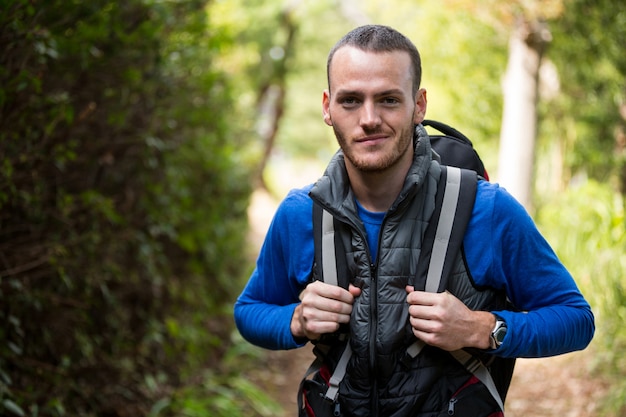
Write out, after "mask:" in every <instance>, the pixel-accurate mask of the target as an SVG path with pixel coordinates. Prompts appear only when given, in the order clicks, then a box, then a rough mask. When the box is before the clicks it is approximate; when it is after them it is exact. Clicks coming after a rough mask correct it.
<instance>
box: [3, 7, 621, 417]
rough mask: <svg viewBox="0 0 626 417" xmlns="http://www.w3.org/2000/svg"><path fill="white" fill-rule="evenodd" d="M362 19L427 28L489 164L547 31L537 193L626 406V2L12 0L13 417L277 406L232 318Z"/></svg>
mask: <svg viewBox="0 0 626 417" xmlns="http://www.w3.org/2000/svg"><path fill="white" fill-rule="evenodd" d="M383 3H384V4H383ZM363 23H382V24H389V25H391V26H394V27H395V28H397V29H399V30H400V31H402V32H403V33H405V34H406V35H408V36H409V37H410V38H411V39H412V40H413V41H414V42H415V43H416V44H417V45H418V48H420V51H421V53H422V57H423V63H424V80H423V85H424V86H425V87H426V88H427V89H428V94H429V114H428V117H429V118H432V119H437V120H441V121H444V122H446V123H448V124H450V125H453V126H455V127H456V128H458V129H459V130H461V131H463V132H464V133H466V134H467V135H468V136H469V137H470V138H472V140H473V142H474V145H475V147H476V148H477V149H478V151H479V153H480V154H481V156H482V157H483V159H484V161H485V164H486V166H487V168H488V170H489V172H490V174H491V177H492V179H494V180H497V179H498V175H499V171H501V170H500V169H499V165H500V167H502V166H503V163H502V161H503V159H502V156H500V157H499V155H498V150H499V148H500V143H501V142H500V132H501V131H503V128H504V123H503V111H504V109H503V108H504V103H505V97H506V94H504V93H503V86H504V85H505V83H504V82H503V79H504V76H505V73H506V72H507V65H510V62H511V56H512V54H511V45H512V42H511V39H514V36H515V34H516V33H517V34H519V30H520V29H524V28H531V29H532V28H539V30H538V31H534V29H533V30H530V32H529V33H534V34H537V33H539V34H540V35H541V47H540V48H538V49H537V50H538V51H539V52H540V58H541V59H540V62H538V64H540V65H537V68H538V69H539V70H540V71H539V72H538V74H540V76H538V77H537V81H538V83H537V86H536V91H537V92H538V98H537V99H536V100H535V106H534V107H533V114H531V119H533V120H536V121H537V122H538V123H537V128H536V129H529V130H530V131H531V132H532V135H531V136H532V138H533V142H529V143H522V144H520V146H521V148H520V149H530V150H531V151H532V152H531V154H532V156H533V157H532V161H531V163H532V167H531V168H532V176H531V177H529V179H530V180H531V182H530V187H531V188H530V189H531V197H532V198H531V203H530V204H528V207H529V210H530V211H531V214H532V215H533V217H534V218H535V220H536V221H537V223H538V225H539V227H540V229H541V230H542V232H543V233H544V234H545V235H546V237H547V238H548V240H549V241H550V242H551V243H552V244H553V246H554V247H555V249H556V251H557V252H558V254H559V256H560V257H561V259H562V260H563V261H564V263H565V264H566V265H567V266H568V267H569V268H570V270H571V271H572V272H573V275H574V276H575V277H576V279H577V282H578V284H579V286H580V287H581V290H582V291H583V293H584V294H585V295H586V297H587V298H588V299H589V300H590V302H591V303H592V307H593V310H594V312H595V314H596V320H597V333H596V337H595V339H594V341H593V342H592V345H591V347H590V348H589V349H591V350H592V351H593V357H594V358H595V359H594V361H593V363H592V364H591V366H590V369H589V372H590V373H593V374H594V375H599V376H601V377H602V378H603V379H604V380H606V381H607V383H608V384H609V385H610V387H611V389H610V390H609V391H608V393H607V398H606V399H605V401H604V403H605V404H606V406H605V407H603V409H602V410H601V412H602V413H603V414H602V415H605V416H619V415H623V413H624V411H625V410H626V406H625V404H626V382H625V381H626V357H625V356H624V355H623V354H622V353H621V352H624V351H625V349H626V329H625V327H624V323H625V322H626V285H625V284H626V283H625V279H626V278H624V277H625V275H626V274H625V272H626V254H625V253H626V251H625V249H626V231H625V226H624V195H625V193H626V191H625V190H626V185H625V184H626V83H625V76H626V54H624V53H623V47H624V44H625V41H626V4H625V3H624V2H622V1H618V0H613V1H611V0H593V1H592V0H563V1H558V0H550V1H530V0H529V1H521V0H520V1H515V0H506V1H505V0H500V1H496V0H484V1H479V0H476V1H472V0H445V1H444V0H442V1H438V2H435V1H418V0H412V1H409V0H387V1H385V2H380V1H362V2H357V1H338V0H316V1H312V0H311V1H307V0H301V1H289V2H285V1H279V0H264V1H261V0H229V1H226V0H221V1H218V0H213V1H195V0H189V1H182V0H179V1H176V0H169V1H168V0H128V1H124V2H117V1H107V0H93V1H89V2H83V1H78V0H72V1H60V0H50V1H46V2H38V1H33V0H2V1H0V323H1V326H0V415H3V416H4V415H6V416H59V417H60V416H207V415H210V416H252V415H262V416H270V415H276V414H278V411H277V410H278V408H277V407H278V405H277V404H276V403H275V401H274V400H273V399H272V398H271V397H269V396H268V394H267V392H264V389H263V386H258V385H256V384H254V383H253V382H251V381H249V380H248V379H247V378H246V377H245V372H243V371H244V370H246V369H250V368H251V367H262V366H263V361H264V358H265V356H264V355H265V354H266V352H264V351H262V350H260V349H257V348H255V347H252V346H250V345H249V344H247V343H246V342H244V341H242V340H241V337H240V336H239V335H238V333H237V332H236V330H235V329H234V325H233V319H232V304H233V302H234V300H235V298H236V296H237V295H238V294H239V292H240V291H241V289H242V287H243V285H245V282H246V280H247V278H248V276H249V273H250V272H251V270H252V268H253V262H254V256H255V253H254V250H255V249H253V248H250V247H249V246H248V244H247V240H246V238H247V236H248V218H247V211H248V208H249V204H250V199H251V195H252V192H253V191H254V190H255V189H264V190H266V191H268V192H269V193H271V194H272V195H274V196H275V197H276V198H281V197H282V196H284V194H285V193H286V191H287V189H288V188H289V187H292V186H297V185H302V183H301V181H305V182H310V181H313V180H314V179H315V178H316V176H318V175H319V174H320V173H321V170H322V169H323V167H324V166H325V164H326V162H327V161H328V160H329V159H330V157H331V155H332V154H333V153H334V151H335V150H336V144H335V141H334V138H333V137H332V132H331V131H329V129H328V128H327V127H325V126H324V124H323V123H322V120H321V109H320V103H321V92H322V90H323V89H324V88H325V87H326V75H325V63H326V54H327V52H328V50H329V48H330V47H331V46H332V44H333V43H334V42H335V41H336V40H337V39H338V38H339V37H340V36H341V35H343V34H344V33H345V32H347V31H348V30H350V29H351V28H353V27H355V26H357V25H359V24H363ZM525 39H526V40H527V44H531V41H532V37H530V36H529V37H527V38H525ZM507 63H508V64H507ZM508 156H509V157H511V158H513V159H515V158H516V157H517V156H518V155H508ZM518 159H519V158H518ZM296 180H297V181H298V182H297V183H296ZM505 185H506V184H505Z"/></svg>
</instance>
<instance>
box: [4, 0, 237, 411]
mask: <svg viewBox="0 0 626 417" xmlns="http://www.w3.org/2000/svg"><path fill="white" fill-rule="evenodd" d="M0 28H1V29H0V50H2V53H1V54H0V86H1V87H0V166H1V167H2V176H0V213H1V214H0V255H1V256H0V260H1V263H0V320H1V321H2V322H3V323H5V325H4V326H2V327H0V340H2V343H1V344H0V414H2V415H7V414H9V415H17V416H21V415H33V416H35V415H39V416H65V415H83V416H90V415H93V416H99V415H107V416H117V415H147V414H148V413H149V410H150V409H151V408H153V409H154V407H158V406H159V404H163V402H161V403H157V402H156V401H157V400H158V399H162V400H163V401H165V402H167V401H168V398H169V395H170V393H171V392H173V391H174V390H175V389H176V388H177V387H178V386H179V385H181V380H182V378H185V377H186V376H188V375H189V374H191V373H192V370H193V369H196V368H197V367H198V366H199V365H202V366H205V367H210V366H211V365H212V364H214V363H217V362H219V361H220V358H221V357H222V355H223V354H224V352H225V350H226V349H227V347H228V343H224V340H228V334H230V331H231V328H232V322H231V320H230V319H229V320H225V317H230V313H229V308H230V306H231V304H232V300H233V298H234V296H235V294H236V292H237V291H238V288H239V286H238V283H239V280H240V278H241V276H242V275H243V273H244V271H245V270H246V269H247V268H246V262H245V259H246V258H245V255H246V254H245V251H243V250H242V248H243V247H244V244H245V233H246V207H247V202H248V195H249V185H248V184H249V181H248V178H249V177H248V172H247V169H246V167H245V166H244V165H243V164H241V163H240V162H241V161H240V157H239V156H238V154H237V151H238V149H240V148H242V147H245V145H246V140H245V139H243V138H245V135H240V134H238V133H237V132H238V130H237V128H236V124H235V123H234V120H235V118H236V114H234V113H233V112H232V103H233V98H232V91H231V80H229V78H228V76H227V75H226V74H225V73H224V71H222V70H220V69H219V68H216V66H215V65H213V62H214V60H215V59H216V57H217V56H218V55H219V51H220V49H221V48H222V47H225V46H227V45H228V43H229V42H231V40H230V39H228V38H225V37H223V36H221V35H220V34H210V33H207V26H206V12H205V10H204V9H203V2H199V1H190V2H156V1H155V2H151V1H142V0H133V1H127V2H114V1H106V0H97V1H92V2H78V1H71V2H65V1H50V2H45V4H38V5H37V6H36V7H35V6H34V5H33V3H32V2H30V1H27V0H13V1H9V2H4V3H3V6H2V8H1V11H0ZM233 138H237V139H236V140H234V139H233ZM212 395H216V396H219V395H221V394H220V393H213V394H212Z"/></svg>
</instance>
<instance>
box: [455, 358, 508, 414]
mask: <svg viewBox="0 0 626 417" xmlns="http://www.w3.org/2000/svg"><path fill="white" fill-rule="evenodd" d="M450 354H451V355H452V356H453V357H454V359H456V360H457V361H459V362H460V363H461V364H462V365H463V366H464V367H465V369H467V370H468V371H470V372H471V373H472V374H473V375H474V376H475V377H476V378H478V380H479V381H480V382H482V383H483V385H484V386H485V387H487V389H488V390H489V393H490V394H491V396H492V397H493V399H494V400H496V402H497V403H498V407H500V410H502V411H504V403H503V402H502V398H501V397H500V393H499V392H498V389H497V388H496V383H495V382H493V378H492V377H491V374H490V373H489V370H488V369H487V367H486V366H485V365H484V364H483V363H482V362H481V361H479V360H478V359H476V358H475V357H474V356H472V355H471V354H469V353H467V352H466V351H464V350H462V349H461V350H455V351H454V352H450Z"/></svg>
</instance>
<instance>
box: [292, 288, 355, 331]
mask: <svg viewBox="0 0 626 417" xmlns="http://www.w3.org/2000/svg"><path fill="white" fill-rule="evenodd" d="M359 295H361V289H360V288H357V287H355V286H354V285H352V284H350V287H349V288H348V290H347V291H346V290H345V289H343V288H341V287H339V286H337V285H331V284H326V283H324V282H322V281H314V282H312V283H310V284H309V285H307V286H306V288H305V289H304V291H302V293H301V294H300V300H301V301H302V302H301V303H300V305H298V307H296V309H295V311H294V313H293V316H292V317H291V333H292V334H293V336H294V337H295V338H307V339H309V340H317V339H319V337H320V336H321V335H322V334H325V333H332V332H335V331H337V330H338V329H339V325H340V324H342V323H348V322H350V314H351V313H352V304H354V299H355V298H356V297H358V296H359Z"/></svg>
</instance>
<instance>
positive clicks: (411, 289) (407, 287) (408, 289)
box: [405, 285, 415, 294]
mask: <svg viewBox="0 0 626 417" xmlns="http://www.w3.org/2000/svg"><path fill="white" fill-rule="evenodd" d="M405 289H406V292H407V293H408V294H410V293H412V292H413V291H415V287H414V286H412V285H407V286H406V288H405Z"/></svg>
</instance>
